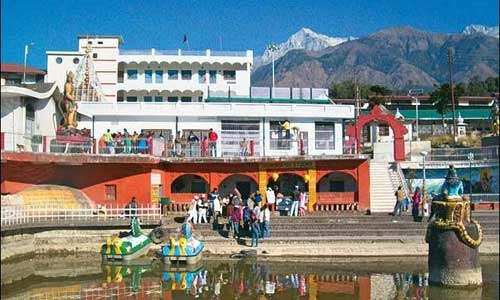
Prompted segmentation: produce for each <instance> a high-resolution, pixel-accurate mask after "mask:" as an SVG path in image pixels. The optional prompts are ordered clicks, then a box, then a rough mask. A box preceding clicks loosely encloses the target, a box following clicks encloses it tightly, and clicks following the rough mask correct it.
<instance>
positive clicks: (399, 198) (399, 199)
mask: <svg viewBox="0 0 500 300" xmlns="http://www.w3.org/2000/svg"><path fill="white" fill-rule="evenodd" d="M394 196H396V205H395V206H394V211H393V212H392V215H393V216H396V214H397V215H398V216H401V204H402V202H403V200H404V193H403V187H402V186H399V187H398V189H397V190H396V192H395V193H394Z"/></svg>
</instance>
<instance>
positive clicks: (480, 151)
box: [425, 146, 498, 161]
mask: <svg viewBox="0 0 500 300" xmlns="http://www.w3.org/2000/svg"><path fill="white" fill-rule="evenodd" d="M469 153H472V154H473V161H477V160H498V146H489V147H481V148H432V149H431V152H430V153H429V154H428V155H427V156H426V157H425V159H426V160H428V161H468V160H469Z"/></svg>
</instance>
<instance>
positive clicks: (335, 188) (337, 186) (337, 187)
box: [330, 180, 345, 192]
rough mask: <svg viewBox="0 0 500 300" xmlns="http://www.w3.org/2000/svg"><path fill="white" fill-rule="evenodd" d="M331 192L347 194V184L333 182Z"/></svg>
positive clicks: (337, 181) (331, 182)
mask: <svg viewBox="0 0 500 300" xmlns="http://www.w3.org/2000/svg"><path fill="white" fill-rule="evenodd" d="M330 192H345V182H344V181H339V180H331V181H330Z"/></svg>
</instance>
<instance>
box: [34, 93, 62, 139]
mask: <svg viewBox="0 0 500 300" xmlns="http://www.w3.org/2000/svg"><path fill="white" fill-rule="evenodd" d="M33 104H34V105H33V106H34V108H35V131H36V132H37V134H40V135H44V136H55V135H56V130H57V122H58V119H57V113H56V110H57V108H56V103H55V101H54V100H53V99H52V98H50V99H41V100H35V101H34V103H33Z"/></svg>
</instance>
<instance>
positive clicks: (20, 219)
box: [1, 204, 161, 226]
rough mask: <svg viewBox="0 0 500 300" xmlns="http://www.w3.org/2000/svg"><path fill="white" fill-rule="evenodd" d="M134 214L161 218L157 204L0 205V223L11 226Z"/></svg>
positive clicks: (107, 218)
mask: <svg viewBox="0 0 500 300" xmlns="http://www.w3.org/2000/svg"><path fill="white" fill-rule="evenodd" d="M130 216H136V217H138V218H139V219H140V220H157V219H159V218H161V208H160V207H159V205H158V206H157V205H154V204H153V205H139V206H138V207H137V208H135V209H134V208H130V209H126V208H124V207H123V206H118V205H106V206H100V207H99V206H98V207H96V208H61V207H54V206H53V205H37V206H32V207H30V206H20V205H17V206H14V205H12V206H7V205H2V207H1V225H2V226H12V225H22V224H46V223H49V224H52V223H64V222H67V221H83V222H89V223H91V222H95V221H106V220H124V219H126V218H127V217H130Z"/></svg>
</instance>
